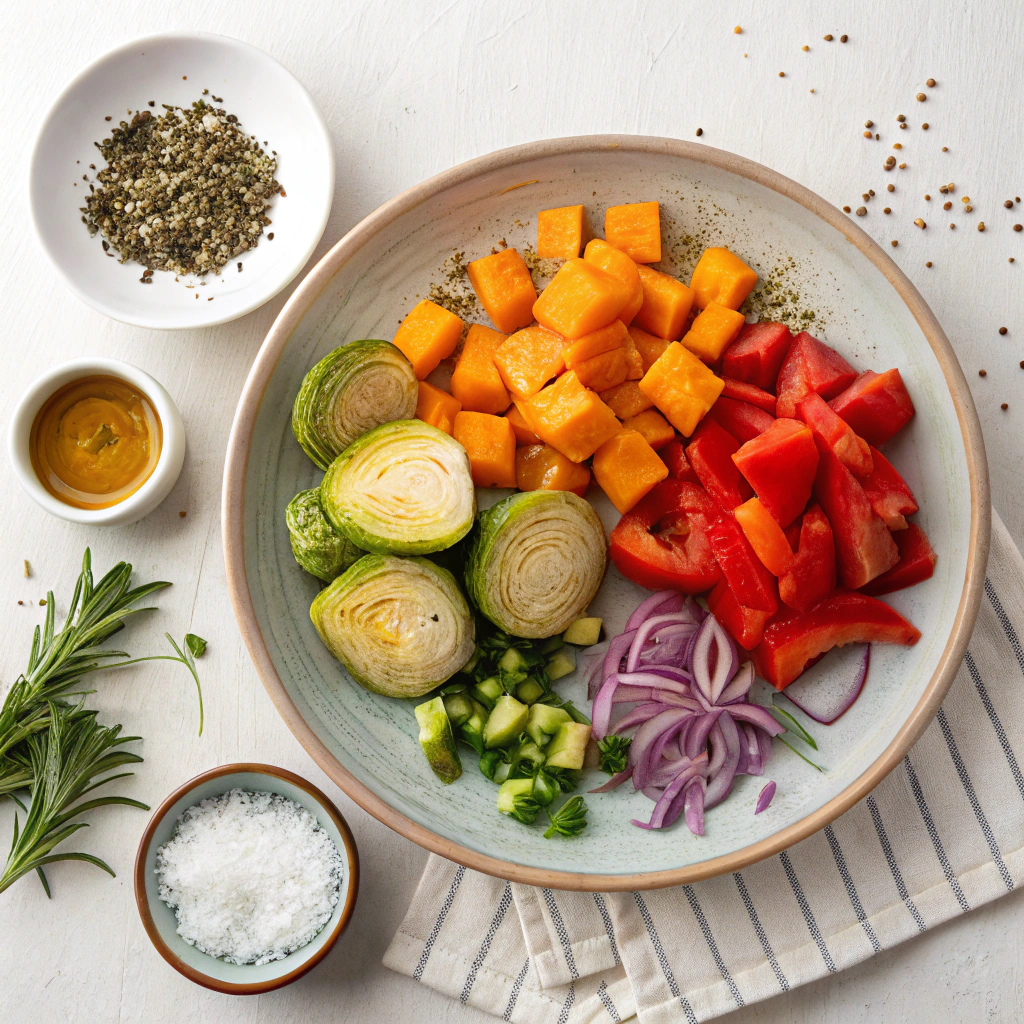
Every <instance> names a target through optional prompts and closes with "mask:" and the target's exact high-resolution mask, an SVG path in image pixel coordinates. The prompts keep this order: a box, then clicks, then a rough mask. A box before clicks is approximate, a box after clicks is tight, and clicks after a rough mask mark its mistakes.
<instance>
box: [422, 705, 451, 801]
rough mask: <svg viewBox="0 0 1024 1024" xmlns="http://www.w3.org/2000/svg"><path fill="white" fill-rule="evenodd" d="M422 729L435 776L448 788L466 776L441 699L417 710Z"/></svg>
mask: <svg viewBox="0 0 1024 1024" xmlns="http://www.w3.org/2000/svg"><path fill="white" fill-rule="evenodd" d="M416 721H417V722H419V725H420V746H421V747H422V748H423V753H424V754H426V755H427V762H428V763H429V765H430V767H431V769H432V770H433V772H434V774H435V775H436V776H437V777H438V778H439V779H440V780H441V781H442V782H443V783H444V784H445V785H446V786H447V785H449V784H451V783H452V782H454V781H455V780H456V779H457V778H458V777H459V776H460V775H461V774H462V761H461V760H460V759H459V752H458V750H456V749H455V737H454V736H453V735H452V725H451V722H449V721H448V713H447V711H445V708H444V701H443V700H442V699H441V698H440V697H435V698H434V699H433V700H428V701H427V702H426V703H425V704H418V705H417V706H416Z"/></svg>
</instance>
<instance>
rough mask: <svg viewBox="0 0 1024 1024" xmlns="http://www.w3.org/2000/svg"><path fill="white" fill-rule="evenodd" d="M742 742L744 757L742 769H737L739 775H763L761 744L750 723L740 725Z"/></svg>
mask: <svg viewBox="0 0 1024 1024" xmlns="http://www.w3.org/2000/svg"><path fill="white" fill-rule="evenodd" d="M740 740H741V741H742V744H743V757H742V758H741V761H742V767H741V768H737V769H736V771H737V773H740V772H743V774H745V775H762V774H763V773H764V768H763V766H762V764H761V744H760V743H759V742H758V740H757V730H756V729H755V728H754V726H752V725H751V724H750V723H749V722H741V723H740Z"/></svg>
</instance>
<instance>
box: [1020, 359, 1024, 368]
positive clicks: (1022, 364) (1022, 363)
mask: <svg viewBox="0 0 1024 1024" xmlns="http://www.w3.org/2000/svg"><path fill="white" fill-rule="evenodd" d="M1020 368H1021V369H1022V370H1024V359H1022V360H1021V361H1020Z"/></svg>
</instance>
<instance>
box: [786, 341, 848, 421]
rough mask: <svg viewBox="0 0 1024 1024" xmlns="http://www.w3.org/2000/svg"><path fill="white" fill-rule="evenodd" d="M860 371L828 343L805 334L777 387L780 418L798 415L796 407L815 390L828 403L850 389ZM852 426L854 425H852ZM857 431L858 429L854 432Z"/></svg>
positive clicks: (795, 347)
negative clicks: (846, 389) (841, 392)
mask: <svg viewBox="0 0 1024 1024" xmlns="http://www.w3.org/2000/svg"><path fill="white" fill-rule="evenodd" d="M856 376H857V371H856V370H855V369H854V368H853V367H852V366H851V365H850V364H849V363H848V362H847V361H846V360H845V359H844V358H843V357H842V356H841V355H840V354H839V353H838V352H836V350H835V349H833V348H829V347H828V345H826V344H825V343H824V342H821V341H818V339H817V338H812V337H811V336H810V335H809V334H808V333H807V332H806V331H801V332H800V333H799V334H798V335H797V336H796V337H795V338H794V339H793V344H792V346H791V347H790V350H789V354H788V355H787V356H786V360H785V362H784V363H783V364H782V368H781V369H780V370H779V378H778V381H777V382H776V385H775V394H776V395H778V396H779V397H778V403H777V405H776V408H775V415H776V416H795V415H796V404H797V402H799V401H800V400H801V399H802V398H806V397H807V396H808V395H809V394H810V393H811V392H812V391H813V392H814V393H815V394H818V395H821V397H822V398H824V399H825V400H826V401H828V400H829V399H830V398H835V396H836V395H838V394H839V392H840V391H843V390H844V389H845V388H848V387H849V386H850V385H851V384H852V383H853V382H854V379H855V378H856ZM851 426H852V424H851ZM856 429H857V428H856V427H854V430H856Z"/></svg>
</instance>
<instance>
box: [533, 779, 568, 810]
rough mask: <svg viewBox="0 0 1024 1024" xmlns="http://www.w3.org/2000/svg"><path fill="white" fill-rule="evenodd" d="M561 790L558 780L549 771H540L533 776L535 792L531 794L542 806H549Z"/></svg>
mask: <svg viewBox="0 0 1024 1024" xmlns="http://www.w3.org/2000/svg"><path fill="white" fill-rule="evenodd" d="M561 791H562V787H561V786H559V784H558V781H557V780H556V779H553V778H552V777H551V776H550V775H548V773H547V772H545V771H539V772H537V774H536V775H535V776H534V777H533V793H532V794H531V795H532V796H533V799H534V800H536V801H537V803H538V804H540V806H541V807H547V806H548V805H549V804H550V803H551V802H552V801H553V800H554V799H555V797H556V796H558V794H559V793H560V792H561Z"/></svg>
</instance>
